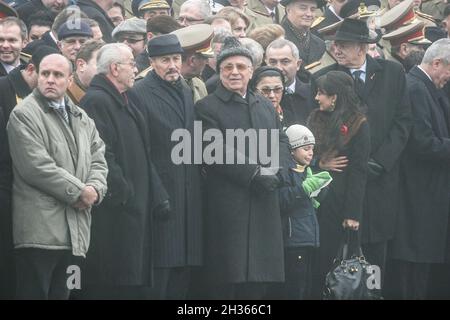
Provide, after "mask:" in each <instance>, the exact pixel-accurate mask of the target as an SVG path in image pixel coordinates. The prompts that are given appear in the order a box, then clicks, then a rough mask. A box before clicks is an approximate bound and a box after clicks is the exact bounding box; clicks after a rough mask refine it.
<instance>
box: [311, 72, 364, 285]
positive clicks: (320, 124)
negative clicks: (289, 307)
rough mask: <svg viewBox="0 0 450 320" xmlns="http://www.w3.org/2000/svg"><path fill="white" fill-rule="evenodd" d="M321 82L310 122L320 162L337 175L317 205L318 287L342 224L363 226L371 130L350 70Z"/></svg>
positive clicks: (356, 228)
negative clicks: (316, 107) (318, 205)
mask: <svg viewBox="0 0 450 320" xmlns="http://www.w3.org/2000/svg"><path fill="white" fill-rule="evenodd" d="M317 88H318V92H317V95H316V100H317V102H318V104H319V106H320V108H319V109H316V110H314V111H313V112H312V113H311V115H310V117H309V120H308V127H309V128H310V129H311V131H312V132H313V134H314V136H315V137H316V146H315V150H314V153H315V158H316V159H315V160H316V161H315V163H316V166H318V167H320V170H328V171H330V173H331V175H332V177H333V182H332V183H331V185H330V188H329V190H328V193H327V196H326V198H325V199H324V200H323V201H321V205H320V207H319V209H318V220H319V226H320V233H321V235H320V249H319V255H318V256H319V259H318V263H319V266H318V268H316V270H318V272H319V274H318V275H316V289H317V290H320V289H321V288H323V284H324V283H325V275H326V273H327V272H328V271H329V270H330V269H331V267H332V264H333V258H334V257H335V255H336V252H337V250H338V248H339V244H340V243H341V240H342V236H343V234H344V232H343V230H344V229H346V228H347V229H350V230H355V231H356V230H358V229H359V224H360V220H361V217H362V208H363V199H364V190H365V185H366V181H367V162H368V160H369V152H370V133H369V124H368V122H367V118H366V116H365V115H364V113H363V110H362V104H361V101H360V100H359V98H358V96H357V95H356V93H355V90H354V83H353V79H352V77H351V76H350V75H348V74H346V73H345V72H342V71H330V72H328V73H327V74H325V75H323V76H321V77H320V78H318V79H317ZM363 223H364V222H363ZM316 293H318V292H317V291H316Z"/></svg>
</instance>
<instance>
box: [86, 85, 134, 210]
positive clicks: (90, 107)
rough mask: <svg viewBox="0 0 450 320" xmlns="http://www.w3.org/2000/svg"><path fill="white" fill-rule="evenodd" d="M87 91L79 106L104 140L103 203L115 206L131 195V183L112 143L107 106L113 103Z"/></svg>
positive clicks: (110, 119) (100, 95) (110, 121)
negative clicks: (106, 188)
mask: <svg viewBox="0 0 450 320" xmlns="http://www.w3.org/2000/svg"><path fill="white" fill-rule="evenodd" d="M94 93H95V91H94V92H93V93H91V94H90V93H87V94H86V95H85V96H84V97H83V99H82V100H81V101H80V106H81V107H82V108H83V109H84V110H85V111H86V113H87V114H88V115H89V117H91V118H92V119H93V120H94V121H95V125H96V127H97V130H98V132H99V134H100V137H101V138H102V140H103V141H104V142H105V146H106V150H105V158H106V162H107V164H108V170H109V171H108V177H107V183H108V193H107V195H106V197H105V199H104V200H103V203H104V204H105V205H108V204H109V205H111V206H117V205H119V204H124V203H126V202H127V200H128V199H131V198H132V197H133V193H134V192H133V190H132V187H131V184H129V183H127V181H126V179H125V176H124V174H123V171H122V168H121V166H120V165H119V163H118V162H117V159H116V156H115V153H114V145H115V144H116V143H117V140H118V139H117V137H116V134H117V133H116V132H115V130H114V128H113V119H112V117H111V114H110V112H109V111H108V107H109V106H110V105H112V104H113V102H112V101H110V99H109V98H108V97H107V96H105V95H103V94H101V93H98V95H96V94H94Z"/></svg>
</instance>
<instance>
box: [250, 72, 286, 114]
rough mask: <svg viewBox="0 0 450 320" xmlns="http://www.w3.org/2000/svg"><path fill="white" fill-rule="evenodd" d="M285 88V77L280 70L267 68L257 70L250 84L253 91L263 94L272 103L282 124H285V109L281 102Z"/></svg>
mask: <svg viewBox="0 0 450 320" xmlns="http://www.w3.org/2000/svg"><path fill="white" fill-rule="evenodd" d="M284 86H285V84H284V76H283V73H282V72H281V71H280V69H278V68H274V67H267V66H264V67H259V68H258V69H256V70H255V72H254V73H253V78H252V81H251V82H250V88H251V90H252V91H254V92H256V93H259V94H261V95H262V96H263V97H266V98H267V99H269V100H270V101H271V102H272V104H273V106H274V108H275V110H276V111H277V114H278V115H279V117H280V121H281V123H283V109H282V108H281V105H280V102H281V99H282V98H283V93H284Z"/></svg>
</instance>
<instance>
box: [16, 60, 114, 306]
mask: <svg viewBox="0 0 450 320" xmlns="http://www.w3.org/2000/svg"><path fill="white" fill-rule="evenodd" d="M38 75H39V76H38V86H37V88H36V89H35V90H34V91H33V92H32V93H31V94H30V95H29V96H28V97H27V98H25V99H24V100H23V101H22V102H21V103H19V104H18V105H17V106H16V107H15V108H14V110H13V112H12V113H11V116H10V120H9V123H8V126H7V131H8V139H9V145H10V153H11V158H12V163H13V173H14V178H13V193H12V198H13V239H14V248H15V262H16V273H17V287H16V290H17V291H16V296H17V298H19V299H67V298H68V296H69V288H68V286H67V276H68V275H67V273H66V272H67V271H68V266H69V265H70V264H71V259H72V256H81V257H85V256H86V252H87V250H88V248H89V240H90V227H91V226H90V225H91V213H90V211H91V206H92V205H94V204H96V203H99V202H100V201H101V200H102V199H103V196H104V194H105V192H106V176H107V174H108V169H107V165H106V161H105V156H104V153H105V146H104V143H103V141H102V140H101V139H100V137H99V134H98V132H97V129H96V127H95V124H94V121H93V120H92V119H90V118H89V117H88V116H87V114H86V113H85V112H84V111H82V110H81V109H80V108H78V107H77V106H76V105H74V104H73V103H72V102H71V101H70V100H69V99H68V98H67V97H66V95H65V93H66V90H67V87H68V86H69V84H70V82H71V81H72V66H71V64H70V62H69V60H67V59H66V58H65V57H64V56H62V55H60V54H51V55H49V56H47V57H45V58H44V59H43V60H42V61H41V63H40V65H39V68H38ZM72 270H76V268H73V269H72Z"/></svg>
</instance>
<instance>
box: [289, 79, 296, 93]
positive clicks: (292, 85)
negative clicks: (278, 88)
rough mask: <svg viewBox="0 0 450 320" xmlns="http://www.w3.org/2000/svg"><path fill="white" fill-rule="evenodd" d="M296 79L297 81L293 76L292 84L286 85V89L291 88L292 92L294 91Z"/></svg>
mask: <svg viewBox="0 0 450 320" xmlns="http://www.w3.org/2000/svg"><path fill="white" fill-rule="evenodd" d="M296 81H297V79H295V78H294V82H292V84H291V85H290V86H288V89H289V90H291V91H292V92H295V83H296Z"/></svg>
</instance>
